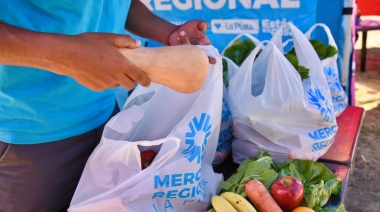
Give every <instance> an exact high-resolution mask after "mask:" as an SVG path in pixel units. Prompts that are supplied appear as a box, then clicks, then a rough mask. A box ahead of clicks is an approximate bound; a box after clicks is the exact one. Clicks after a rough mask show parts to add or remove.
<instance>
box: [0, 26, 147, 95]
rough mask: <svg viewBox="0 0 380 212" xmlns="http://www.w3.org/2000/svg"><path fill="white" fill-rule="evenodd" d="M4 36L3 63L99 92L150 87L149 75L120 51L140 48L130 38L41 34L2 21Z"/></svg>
mask: <svg viewBox="0 0 380 212" xmlns="http://www.w3.org/2000/svg"><path fill="white" fill-rule="evenodd" d="M0 37H1V39H0V64H4V65H13V66H27V67H33V68H39V69H43V70H47V71H51V72H54V73H56V74H60V75H64V76H70V77H72V78H74V79H75V80H76V81H78V82H79V83H81V84H82V85H84V86H86V87H88V88H90V89H92V90H96V91H100V90H104V89H107V88H111V87H117V86H119V85H121V86H123V87H126V88H128V89H132V88H133V87H134V86H135V82H138V83H140V84H141V85H143V86H148V85H149V84H150V80H149V79H148V78H147V77H146V76H145V74H144V73H143V72H142V71H140V70H139V69H138V68H137V67H136V66H135V65H134V64H132V63H131V62H129V61H128V59H126V58H125V57H124V56H123V55H122V54H121V53H120V52H119V51H118V48H137V47H139V46H140V44H139V43H138V42H136V41H135V40H134V39H132V38H131V37H130V36H127V35H116V34H106V33H83V34H79V35H62V34H54V33H40V32H35V31H31V30H26V29H22V28H19V27H15V26H12V25H9V24H6V23H4V22H2V21H0ZM17 74H22V73H17Z"/></svg>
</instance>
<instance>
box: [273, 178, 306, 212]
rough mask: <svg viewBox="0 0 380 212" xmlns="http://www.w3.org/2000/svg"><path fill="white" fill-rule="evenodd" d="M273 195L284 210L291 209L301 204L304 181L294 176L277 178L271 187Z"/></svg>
mask: <svg viewBox="0 0 380 212" xmlns="http://www.w3.org/2000/svg"><path fill="white" fill-rule="evenodd" d="M270 192H271V195H272V197H273V198H274V199H275V200H276V202H277V204H278V205H279V206H280V208H281V209H282V210H284V211H291V210H293V209H294V208H296V207H297V206H298V205H299V204H301V202H302V199H303V196H304V188H303V185H302V182H301V181H300V180H299V179H298V178H296V177H293V176H282V177H279V178H277V179H276V180H275V181H274V182H273V184H272V186H271V189H270Z"/></svg>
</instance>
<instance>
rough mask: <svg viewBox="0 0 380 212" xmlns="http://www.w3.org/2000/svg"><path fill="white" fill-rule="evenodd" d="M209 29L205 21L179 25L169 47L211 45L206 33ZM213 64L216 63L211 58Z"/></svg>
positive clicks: (173, 33) (169, 41)
mask: <svg viewBox="0 0 380 212" xmlns="http://www.w3.org/2000/svg"><path fill="white" fill-rule="evenodd" d="M207 28H208V24H207V22H205V21H203V20H191V21H187V22H185V23H184V24H182V25H179V26H178V27H177V28H176V30H175V31H173V32H172V33H171V34H170V35H169V37H168V45H170V46H174V45H191V44H192V45H211V42H210V40H209V39H208V37H207V36H206V34H205V33H204V31H205V30H206V29H207ZM209 62H210V63H211V64H215V63H216V59H215V58H211V57H209Z"/></svg>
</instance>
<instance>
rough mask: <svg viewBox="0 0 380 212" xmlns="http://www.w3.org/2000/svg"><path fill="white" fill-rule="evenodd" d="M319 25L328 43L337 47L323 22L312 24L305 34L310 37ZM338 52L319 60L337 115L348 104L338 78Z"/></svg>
mask: <svg viewBox="0 0 380 212" xmlns="http://www.w3.org/2000/svg"><path fill="white" fill-rule="evenodd" d="M317 27H321V28H322V29H324V31H325V33H326V35H327V38H328V42H329V45H331V46H333V47H335V48H336V49H338V47H337V45H336V43H335V40H334V37H333V36H332V34H331V31H330V29H329V28H328V26H326V25H325V24H323V23H318V24H314V25H313V26H312V27H311V28H310V29H309V30H308V31H307V32H306V33H305V36H306V37H307V38H308V39H310V36H311V34H312V33H313V31H314V30H315V29H316V28H317ZM337 60H338V54H335V55H334V56H333V57H328V58H325V59H323V60H321V63H322V68H323V72H324V74H325V77H326V80H327V83H328V85H329V87H330V92H331V97H332V102H333V104H334V113H335V116H336V117H338V116H339V115H340V114H341V113H342V112H343V111H344V109H346V107H347V104H348V97H347V94H346V92H345V91H344V90H343V87H342V85H341V83H340V80H339V70H338V64H337Z"/></svg>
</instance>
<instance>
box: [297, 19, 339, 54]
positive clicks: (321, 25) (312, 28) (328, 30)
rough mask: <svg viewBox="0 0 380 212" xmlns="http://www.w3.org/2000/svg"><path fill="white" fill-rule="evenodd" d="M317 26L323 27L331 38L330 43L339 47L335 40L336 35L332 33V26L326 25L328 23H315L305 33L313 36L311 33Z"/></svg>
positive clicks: (329, 38)
mask: <svg viewBox="0 0 380 212" xmlns="http://www.w3.org/2000/svg"><path fill="white" fill-rule="evenodd" d="M317 27H322V28H323V29H324V31H325V33H326V35H327V38H328V40H329V45H330V46H334V47H335V48H337V45H336V42H335V40H334V37H333V36H332V34H331V30H330V28H329V27H328V26H327V25H326V24H323V23H317V24H314V25H313V26H312V27H310V29H309V30H308V31H307V32H306V33H305V36H306V37H307V38H308V39H310V36H311V33H312V32H313V31H314V30H315V29H316V28H317Z"/></svg>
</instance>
